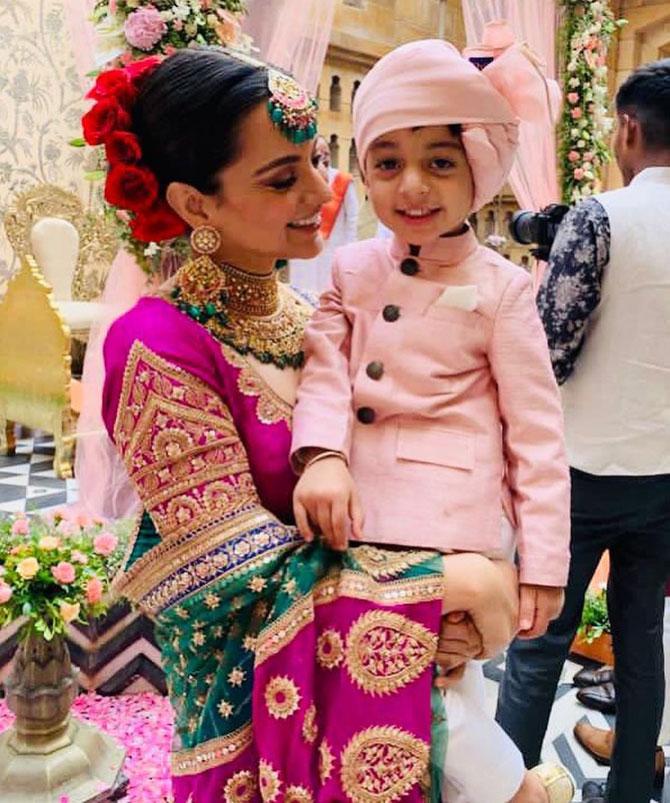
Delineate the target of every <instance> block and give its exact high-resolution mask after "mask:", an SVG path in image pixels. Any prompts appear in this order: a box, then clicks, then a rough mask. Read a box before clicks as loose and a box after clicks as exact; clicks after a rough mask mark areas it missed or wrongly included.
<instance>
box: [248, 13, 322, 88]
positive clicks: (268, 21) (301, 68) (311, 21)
mask: <svg viewBox="0 0 670 803" xmlns="http://www.w3.org/2000/svg"><path fill="white" fill-rule="evenodd" d="M334 15H335V0H248V2H247V16H246V19H245V20H244V23H243V25H242V29H243V30H244V32H245V33H247V34H249V35H250V36H251V37H252V38H253V44H254V46H255V47H257V48H258V51H259V53H260V57H261V58H262V59H263V60H265V61H267V62H269V63H270V64H274V65H275V66H277V67H281V68H282V69H284V70H288V72H290V73H291V74H292V75H294V76H295V78H296V79H297V80H298V81H299V82H300V83H301V84H302V85H303V86H304V87H305V88H306V89H308V90H309V91H310V92H311V93H312V94H316V88H317V86H318V83H319V79H320V78H321V70H322V68H323V62H324V59H325V57H326V50H327V48H328V41H329V39H330V33H331V30H332V27H333V17H334Z"/></svg>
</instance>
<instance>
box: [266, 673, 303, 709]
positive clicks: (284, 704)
mask: <svg viewBox="0 0 670 803" xmlns="http://www.w3.org/2000/svg"><path fill="white" fill-rule="evenodd" d="M265 705H266V706H267V708H268V711H269V713H270V715H271V716H273V717H274V718H275V719H288V718H289V717H290V716H293V714H295V712H296V711H297V710H298V706H299V705H300V692H299V691H298V687H297V686H296V685H295V683H294V682H293V681H292V680H291V678H288V677H286V675H277V676H276V677H273V678H272V679H271V680H270V681H268V684H267V686H266V687H265Z"/></svg>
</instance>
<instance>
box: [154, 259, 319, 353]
mask: <svg viewBox="0 0 670 803" xmlns="http://www.w3.org/2000/svg"><path fill="white" fill-rule="evenodd" d="M170 296H171V300H172V303H173V304H175V305H176V306H177V307H178V308H179V309H180V310H181V311H182V312H184V313H185V314H186V315H188V316H189V317H190V318H192V319H193V320H194V321H197V322H198V323H199V324H201V325H202V326H204V327H205V328H206V329H207V330H208V331H209V332H210V333H211V334H212V336H213V337H215V338H216V339H217V340H219V341H221V342H222V343H226V344H227V345H229V346H231V347H232V348H233V349H235V351H237V352H238V353H239V354H253V355H254V357H256V358H257V359H258V360H259V361H260V362H262V363H273V364H274V365H276V366H277V367H278V368H299V367H300V366H301V365H302V364H303V362H304V353H303V350H302V339H303V332H304V329H305V326H306V324H307V321H308V320H309V318H310V317H311V314H312V308H311V307H310V306H309V304H307V302H304V301H301V300H300V299H298V298H296V296H294V295H293V293H292V292H291V291H290V290H289V289H288V288H287V287H286V286H285V285H282V284H280V283H279V282H278V281H277V276H276V272H275V271H272V272H271V273H266V274H261V275H257V274H254V273H247V272H246V271H243V270H240V269H239V268H236V267H235V266H233V265H229V264H227V263H225V262H224V263H221V264H217V263H216V262H214V261H213V260H212V259H211V258H210V257H208V256H199V257H196V258H195V259H192V260H190V261H189V262H187V263H186V264H185V265H183V266H182V267H181V268H180V269H179V271H178V272H177V274H176V275H175V280H174V286H173V288H172V290H171V293H170Z"/></svg>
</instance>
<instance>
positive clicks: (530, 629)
mask: <svg viewBox="0 0 670 803" xmlns="http://www.w3.org/2000/svg"><path fill="white" fill-rule="evenodd" d="M564 601H565V593H564V590H563V588H557V587H555V586H533V585H525V584H522V585H521V586H519V633H518V637H519V638H521V639H532V638H538V636H543V635H544V634H545V633H546V632H547V628H548V627H549V622H551V621H552V620H553V619H556V618H557V617H558V616H559V614H560V613H561V610H562V609H563V602H564Z"/></svg>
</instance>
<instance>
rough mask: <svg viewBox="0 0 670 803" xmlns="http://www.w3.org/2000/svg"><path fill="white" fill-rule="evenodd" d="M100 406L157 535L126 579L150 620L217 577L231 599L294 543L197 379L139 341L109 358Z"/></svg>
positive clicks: (230, 425) (223, 408) (224, 414)
mask: <svg viewBox="0 0 670 803" xmlns="http://www.w3.org/2000/svg"><path fill="white" fill-rule="evenodd" d="M108 353H110V352H109V350H108ZM119 371H121V372H122V375H121V377H119V375H118V372H119ZM115 389H118V391H117V390H115ZM104 406H105V409H106V420H107V421H112V420H113V422H114V423H113V428H112V432H111V434H112V437H113V440H114V442H115V443H116V446H117V448H118V449H119V451H120V453H121V456H122V458H123V461H124V464H125V467H126V469H127V471H128V474H129V476H130V478H131V480H132V482H133V484H134V485H135V488H136V489H137V492H138V494H139V496H140V498H141V500H142V502H143V504H144V506H145V509H146V511H147V512H148V513H149V515H150V516H151V518H152V520H153V522H154V524H155V526H156V529H157V531H158V533H159V535H160V537H161V542H160V544H159V545H158V546H156V547H154V548H153V549H152V550H151V551H150V552H148V553H147V554H146V555H144V556H142V557H141V558H140V559H139V560H138V561H137V562H136V563H135V564H134V565H133V566H132V567H131V568H130V569H129V571H127V572H126V574H125V576H124V578H122V583H121V585H120V590H121V591H122V593H123V594H124V595H125V596H127V597H128V598H130V599H131V600H133V601H135V602H137V603H139V604H141V605H142V606H143V607H144V608H145V609H147V610H148V611H149V612H150V613H154V614H155V613H157V612H159V611H160V610H162V609H164V608H166V607H168V606H170V605H174V604H176V603H178V602H179V601H180V600H181V599H182V598H184V597H185V596H186V595H188V594H191V593H193V592H195V591H198V590H199V589H201V588H203V587H204V586H206V585H207V584H208V583H210V582H212V581H213V580H215V579H216V580H221V579H222V578H226V579H227V580H228V581H229V587H230V593H232V594H234V593H237V592H238V591H239V589H238V586H239V585H240V583H243V582H246V580H245V578H247V577H248V575H249V573H250V572H252V571H254V572H257V573H259V574H262V573H263V572H266V571H267V572H271V571H272V567H273V564H274V560H275V559H276V558H277V557H278V556H279V555H280V554H282V553H283V552H285V551H287V550H289V549H291V548H293V546H294V545H295V543H297V542H299V538H298V536H297V534H296V532H295V529H294V528H291V527H287V526H286V525H284V524H282V523H281V522H280V521H279V520H278V519H277V518H276V517H275V516H273V515H272V514H271V513H269V512H268V511H267V510H265V509H264V508H263V507H262V506H261V504H260V501H259V498H258V494H257V492H256V488H255V486H254V482H253V479H252V476H251V473H250V471H249V464H248V460H247V456H246V452H245V449H244V446H243V444H242V443H241V441H240V438H239V436H238V433H237V429H236V427H235V422H234V420H233V418H232V416H231V414H230V411H229V410H228V407H227V405H226V404H225V402H224V400H223V399H222V398H221V396H220V395H219V394H218V393H217V392H216V391H215V390H213V389H212V388H210V387H209V386H208V385H206V384H205V383H204V382H203V381H202V380H200V379H199V378H197V377H195V376H194V375H193V374H191V373H189V372H188V371H186V370H184V369H182V368H180V367H179V366H177V365H175V364H174V363H172V362H171V361H169V360H167V359H165V358H163V357H162V356H160V355H159V354H156V353H155V352H153V351H152V350H150V349H149V348H148V347H147V346H146V345H144V344H143V343H141V342H140V341H135V342H134V343H133V345H132V347H131V348H130V350H129V351H128V353H127V355H126V356H125V357H124V355H123V354H122V353H121V354H119V352H118V351H117V352H115V353H114V355H113V356H112V357H111V358H110V359H109V360H108V363H107V380H106V384H105V399H104Z"/></svg>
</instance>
